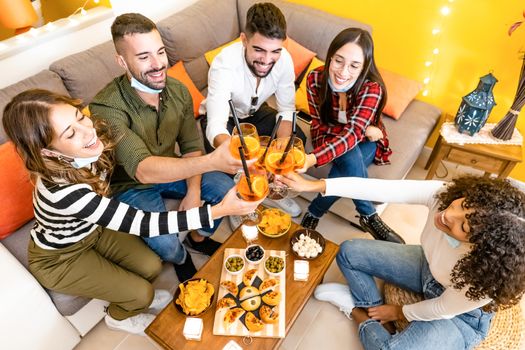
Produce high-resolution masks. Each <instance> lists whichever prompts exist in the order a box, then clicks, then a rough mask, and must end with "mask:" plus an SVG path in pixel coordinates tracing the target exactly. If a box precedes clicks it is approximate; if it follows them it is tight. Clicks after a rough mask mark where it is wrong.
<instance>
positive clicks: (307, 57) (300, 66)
mask: <svg viewBox="0 0 525 350" xmlns="http://www.w3.org/2000/svg"><path fill="white" fill-rule="evenodd" d="M239 40H241V39H240V38H237V39H235V40H232V41H230V42H229V43H226V44H224V45H222V46H219V47H218V48H216V49H213V50H210V51H208V52H206V53H205V54H204V57H205V58H206V62H208V64H209V65H211V63H212V62H213V59H214V58H215V56H217V55H218V54H219V52H221V50H222V49H224V48H225V47H228V46H230V45H231V44H233V43H236V42H238V41H239ZM283 46H284V47H285V48H286V50H288V52H289V53H290V56H292V61H293V69H294V73H295V79H297V78H298V77H299V76H300V75H301V73H302V72H303V71H304V70H305V69H306V67H308V64H309V63H310V61H311V60H312V58H314V57H315V52H313V51H310V50H308V49H307V48H306V47H304V46H302V45H301V44H299V43H298V42H297V41H295V40H293V39H292V38H290V37H288V39H286V40H285V41H284V43H283Z"/></svg>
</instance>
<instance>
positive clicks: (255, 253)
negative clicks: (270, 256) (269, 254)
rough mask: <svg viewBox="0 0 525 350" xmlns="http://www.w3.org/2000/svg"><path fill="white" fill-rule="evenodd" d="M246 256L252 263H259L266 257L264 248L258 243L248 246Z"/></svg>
mask: <svg viewBox="0 0 525 350" xmlns="http://www.w3.org/2000/svg"><path fill="white" fill-rule="evenodd" d="M244 256H245V258H246V260H247V261H248V262H249V263H250V264H254V265H257V264H258V263H260V262H261V261H262V259H263V258H264V249H263V247H261V246H260V245H258V244H252V245H249V246H247V247H246V250H245V251H244Z"/></svg>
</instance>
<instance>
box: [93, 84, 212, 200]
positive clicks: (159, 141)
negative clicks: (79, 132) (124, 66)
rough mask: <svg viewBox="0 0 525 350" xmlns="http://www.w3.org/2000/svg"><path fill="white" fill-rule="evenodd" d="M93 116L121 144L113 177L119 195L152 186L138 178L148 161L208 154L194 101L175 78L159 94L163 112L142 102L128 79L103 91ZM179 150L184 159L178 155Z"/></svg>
mask: <svg viewBox="0 0 525 350" xmlns="http://www.w3.org/2000/svg"><path fill="white" fill-rule="evenodd" d="M89 110H90V112H91V113H92V114H93V115H95V116H96V117H98V118H101V119H103V120H105V121H106V122H107V123H108V124H109V126H110V127H111V129H112V131H113V133H114V137H115V139H116V140H117V146H116V159H117V166H116V167H115V171H114V172H113V175H112V177H111V189H112V192H113V193H114V194H116V193H119V192H122V191H125V190H128V189H130V188H147V187H150V186H151V185H145V184H141V183H140V182H139V181H137V180H136V178H135V174H136V171H137V167H138V165H139V163H140V162H141V161H143V160H144V159H146V158H147V157H150V156H162V157H180V156H181V155H184V154H186V153H190V152H195V151H203V150H204V148H203V145H202V139H201V137H200V134H199V131H198V128H197V123H196V121H195V117H194V115H193V102H192V99H191V95H190V93H189V92H188V89H187V88H186V87H185V86H184V85H183V84H182V83H180V82H179V81H178V80H175V79H173V78H170V77H168V79H167V82H166V87H165V88H164V89H163V90H162V92H161V93H160V103H159V111H158V112H157V109H156V108H155V107H154V106H151V105H148V104H147V103H145V102H144V101H143V100H142V99H141V98H140V97H139V95H138V94H137V93H136V91H135V89H134V88H132V87H131V84H130V82H129V79H128V78H127V77H126V75H122V76H120V77H118V78H115V79H114V80H113V81H112V82H111V83H109V84H108V85H107V86H106V87H105V88H104V89H102V90H101V91H100V92H99V93H98V94H97V95H96V96H95V98H94V99H93V101H92V102H91V103H90V105H89ZM176 144H178V146H179V150H180V153H181V155H179V154H177V153H176V152H175V145H176Z"/></svg>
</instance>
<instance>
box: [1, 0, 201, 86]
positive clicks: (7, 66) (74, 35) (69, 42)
mask: <svg viewBox="0 0 525 350" xmlns="http://www.w3.org/2000/svg"><path fill="white" fill-rule="evenodd" d="M195 2H197V0H156V1H144V0H112V1H111V4H112V6H113V16H112V17H111V18H107V19H104V20H102V21H100V22H98V23H95V24H93V25H90V26H89V27H86V28H82V29H80V30H76V31H74V32H70V33H65V34H64V35H61V36H59V37H55V38H51V39H49V40H45V39H44V40H40V41H39V40H38V39H34V41H35V44H34V45H29V46H28V47H27V48H25V49H24V50H23V51H21V52H18V53H16V54H13V55H12V56H9V57H5V58H3V59H2V60H0V79H1V80H0V88H3V87H6V86H9V85H11V84H14V83H16V82H17V81H19V80H22V79H24V78H27V77H29V76H31V75H34V74H36V73H38V72H40V71H41V70H43V69H47V68H48V67H49V65H50V64H51V63H53V62H54V61H56V60H58V59H60V58H62V57H65V56H68V55H71V54H74V53H77V52H80V51H83V50H85V49H88V48H90V47H92V46H94V45H98V44H101V43H103V42H105V41H107V40H110V39H111V33H110V27H111V23H112V22H113V20H114V18H115V16H117V15H119V14H122V13H126V12H138V13H142V14H143V15H145V16H147V17H149V18H151V19H152V20H153V21H155V22H157V21H159V20H161V19H163V18H165V17H167V16H169V15H171V14H173V13H175V12H178V11H180V10H182V9H184V8H185V7H187V6H189V5H191V4H193V3H195ZM30 40H31V39H30Z"/></svg>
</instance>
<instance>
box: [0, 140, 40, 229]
mask: <svg viewBox="0 0 525 350" xmlns="http://www.w3.org/2000/svg"><path fill="white" fill-rule="evenodd" d="M0 164H2V166H0V198H2V200H1V201H0V239H3V238H6V237H7V236H9V235H10V234H11V233H13V232H14V231H16V230H17V229H18V228H19V227H20V226H22V225H23V224H25V223H26V222H28V221H29V220H31V219H32V218H33V217H34V213H33V197H32V192H33V185H32V184H31V181H30V180H29V173H28V171H27V170H26V168H25V166H24V162H23V161H22V159H21V158H20V156H19V155H18V153H16V150H15V145H14V144H13V143H12V142H6V143H4V144H3V145H0Z"/></svg>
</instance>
